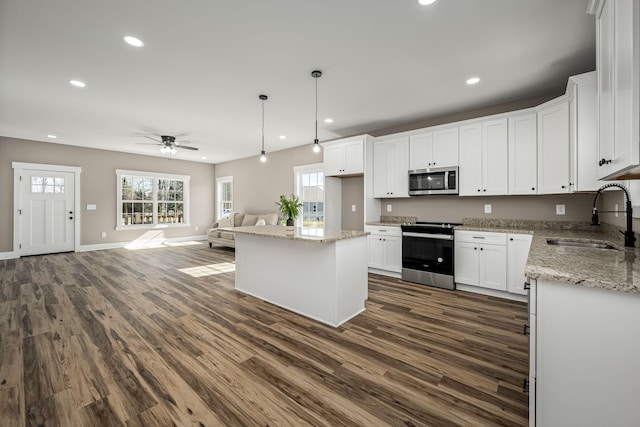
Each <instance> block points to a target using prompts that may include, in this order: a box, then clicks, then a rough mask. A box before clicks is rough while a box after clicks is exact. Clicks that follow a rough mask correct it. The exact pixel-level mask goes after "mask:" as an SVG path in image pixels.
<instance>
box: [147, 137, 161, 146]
mask: <svg viewBox="0 0 640 427" xmlns="http://www.w3.org/2000/svg"><path fill="white" fill-rule="evenodd" d="M144 137H145V138H149V139H150V140H152V141H155V142H157V143H158V144H161V145H163V144H162V141H160V140H159V139H155V138H152V137H150V136H149V135H144Z"/></svg>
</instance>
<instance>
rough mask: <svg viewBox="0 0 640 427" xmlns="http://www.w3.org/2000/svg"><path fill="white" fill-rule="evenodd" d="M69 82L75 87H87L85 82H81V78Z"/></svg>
mask: <svg viewBox="0 0 640 427" xmlns="http://www.w3.org/2000/svg"><path fill="white" fill-rule="evenodd" d="M69 83H71V84H72V85H73V86H75V87H85V86H86V84H85V82H81V81H80V80H69Z"/></svg>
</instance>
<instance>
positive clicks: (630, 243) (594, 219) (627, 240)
mask: <svg viewBox="0 0 640 427" xmlns="http://www.w3.org/2000/svg"><path fill="white" fill-rule="evenodd" d="M612 187H617V188H620V189H621V190H622V191H624V196H625V199H626V209H625V210H624V211H601V212H606V213H609V212H625V213H626V214H627V229H626V230H625V231H624V232H623V231H621V232H620V233H622V234H624V245H625V246H626V247H629V248H633V247H635V241H636V236H635V235H634V234H633V208H632V207H631V197H629V191H627V189H626V188H625V187H624V186H623V185H620V184H618V183H615V182H612V183H610V184H607V185H603V186H602V187H600V188H599V189H598V192H597V193H596V198H595V199H593V210H592V211H591V225H600V220H599V218H598V208H596V202H597V201H598V197H600V193H601V192H602V190H606V189H607V188H612Z"/></svg>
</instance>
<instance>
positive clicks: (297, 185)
mask: <svg viewBox="0 0 640 427" xmlns="http://www.w3.org/2000/svg"><path fill="white" fill-rule="evenodd" d="M313 172H316V173H318V172H319V173H322V182H323V186H324V191H323V193H322V194H323V197H322V209H323V212H324V215H323V217H324V219H323V222H324V224H325V226H326V224H327V203H326V202H327V201H326V195H327V177H326V176H324V163H312V164H308V165H300V166H294V167H293V191H294V193H295V195H296V196H298V198H299V199H300V201H301V202H302V203H304V200H302V185H301V182H300V178H301V177H302V176H301V175H303V174H305V173H313ZM303 216H304V213H303V215H300V216H298V218H296V222H295V225H296V227H302V222H303V220H304V218H303Z"/></svg>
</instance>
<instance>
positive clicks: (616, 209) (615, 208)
mask: <svg viewBox="0 0 640 427" xmlns="http://www.w3.org/2000/svg"><path fill="white" fill-rule="evenodd" d="M613 210H614V211H616V218H618V204H617V203H616V204H615V206H614V207H613Z"/></svg>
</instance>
